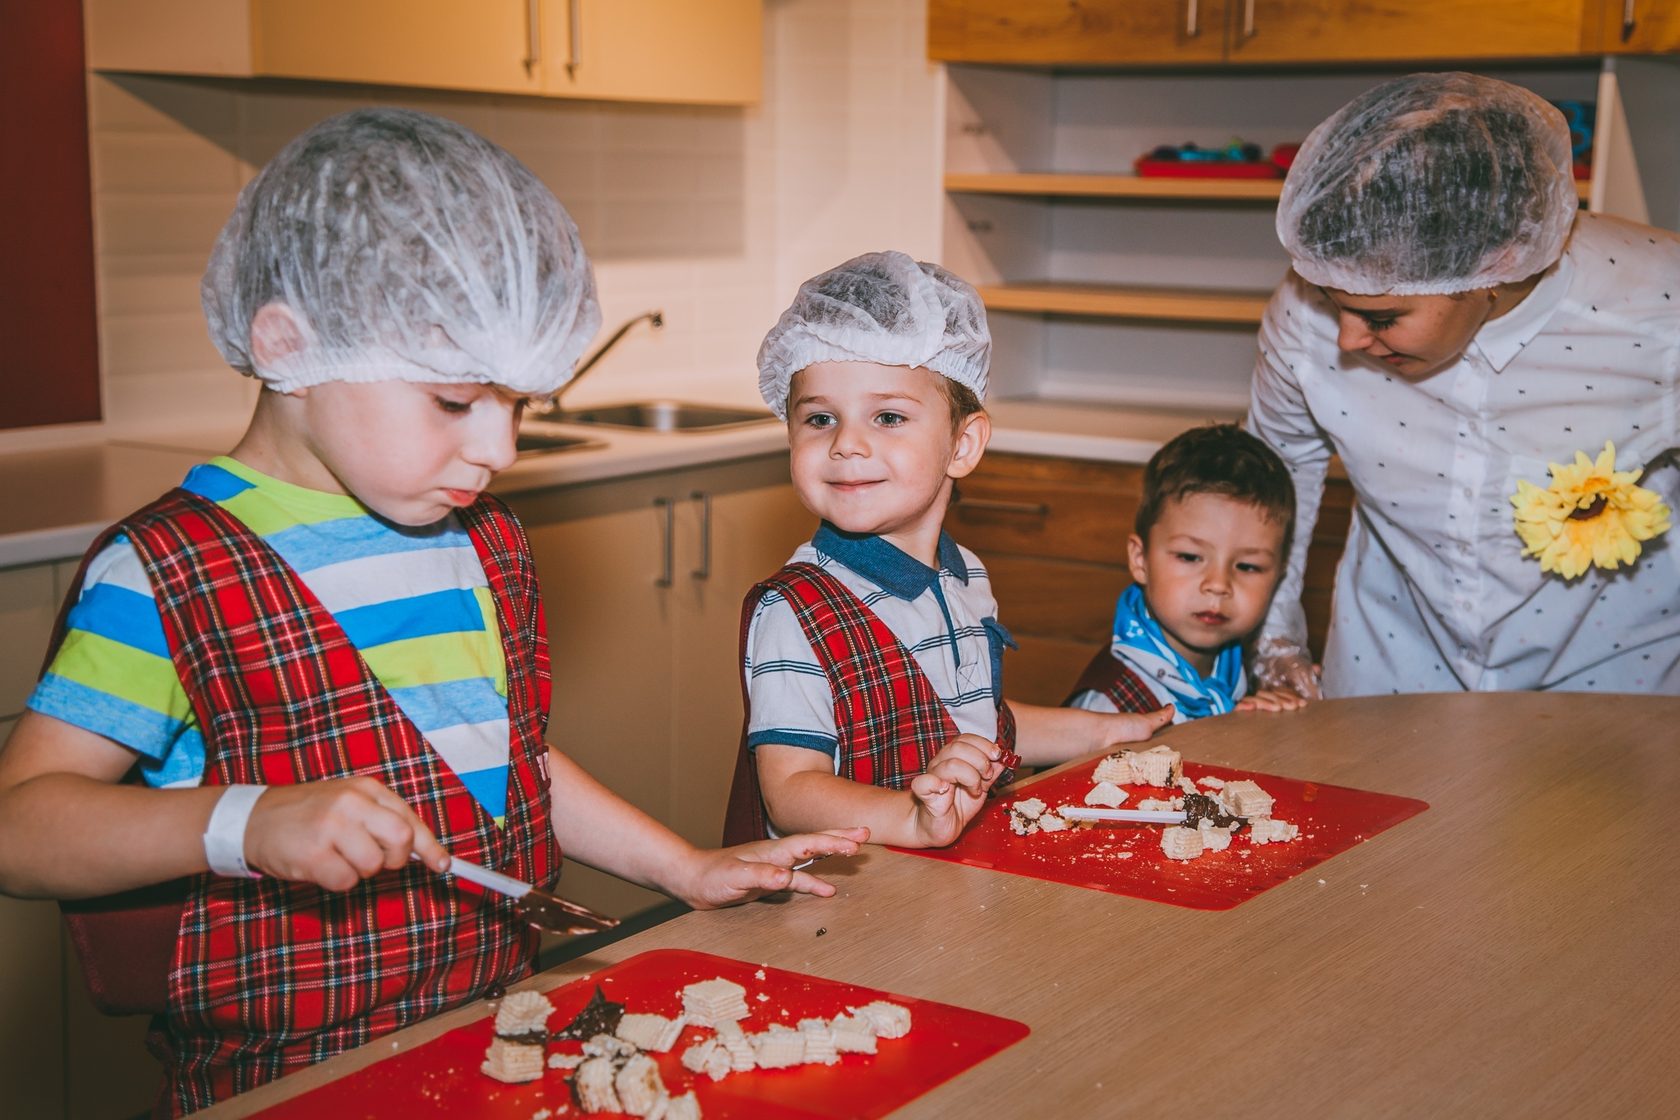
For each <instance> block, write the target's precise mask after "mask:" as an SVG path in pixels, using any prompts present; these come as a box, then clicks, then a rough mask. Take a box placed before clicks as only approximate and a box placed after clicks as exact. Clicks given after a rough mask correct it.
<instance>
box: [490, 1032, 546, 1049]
mask: <svg viewBox="0 0 1680 1120" xmlns="http://www.w3.org/2000/svg"><path fill="white" fill-rule="evenodd" d="M496 1037H497V1038H499V1039H502V1040H503V1041H504V1042H517V1043H519V1044H520V1045H521V1046H541V1045H543V1044H544V1043H546V1042H547V1041H548V1032H547V1031H521V1032H520V1033H519V1034H502V1033H500V1032H497V1034H496Z"/></svg>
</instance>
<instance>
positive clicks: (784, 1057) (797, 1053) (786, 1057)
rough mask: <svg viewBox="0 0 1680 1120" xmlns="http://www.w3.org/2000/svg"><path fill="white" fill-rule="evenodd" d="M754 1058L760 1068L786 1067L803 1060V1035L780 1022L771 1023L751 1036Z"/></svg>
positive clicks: (798, 1063)
mask: <svg viewBox="0 0 1680 1120" xmlns="http://www.w3.org/2000/svg"><path fill="white" fill-rule="evenodd" d="M752 1048H753V1057H754V1060H755V1061H756V1062H757V1063H758V1068H760V1069H786V1068H788V1067H789V1066H797V1065H800V1064H801V1063H803V1062H804V1061H805V1036H804V1034H803V1033H801V1032H800V1031H796V1030H794V1029H793V1028H792V1027H789V1026H786V1025H784V1024H782V1023H771V1024H770V1026H769V1028H768V1029H767V1030H765V1031H764V1032H763V1033H762V1034H755V1035H753V1036H752Z"/></svg>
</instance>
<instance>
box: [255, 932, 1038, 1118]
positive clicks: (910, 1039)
mask: <svg viewBox="0 0 1680 1120" xmlns="http://www.w3.org/2000/svg"><path fill="white" fill-rule="evenodd" d="M760 972H762V973H763V979H759V978H758V975H759V973H760ZM714 976H722V977H724V978H726V979H729V980H733V981H735V982H736V983H737V984H740V985H742V986H743V987H745V988H746V989H747V1007H748V1009H749V1010H748V1015H747V1018H746V1019H745V1020H743V1021H742V1024H741V1026H742V1028H743V1029H744V1030H746V1031H748V1032H749V1033H750V1032H753V1031H761V1030H763V1029H764V1028H765V1027H767V1026H768V1025H769V1024H770V1023H772V1022H782V1023H786V1024H787V1025H788V1026H793V1025H795V1024H796V1023H797V1022H798V1021H799V1020H800V1019H809V1018H812V1017H819V1016H820V1017H822V1018H825V1019H826V1018H832V1017H834V1016H835V1015H838V1014H840V1013H842V1012H843V1011H845V1010H846V1009H847V1008H848V1007H859V1006H861V1005H863V1004H866V1003H869V1002H871V1001H873V1000H877V999H886V1000H891V1001H892V1002H894V1003H898V1004H902V1005H903V1006H905V1007H907V1008H909V1009H910V1016H911V1020H910V1033H908V1034H906V1035H905V1036H904V1037H903V1038H898V1039H882V1040H881V1041H880V1043H879V1052H878V1053H875V1054H843V1055H841V1058H840V1062H839V1064H837V1065H832V1066H821V1065H809V1066H795V1067H793V1068H792V1069H777V1070H753V1071H752V1072H750V1073H732V1074H730V1075H729V1076H728V1077H725V1078H724V1079H723V1080H721V1081H713V1080H711V1079H710V1078H709V1077H706V1076H705V1075H704V1074H693V1073H690V1072H689V1071H688V1070H686V1069H684V1068H683V1067H682V1063H681V1060H680V1059H681V1055H682V1052H683V1051H684V1050H685V1049H687V1048H688V1046H689V1044H690V1043H692V1042H694V1041H696V1040H698V1039H701V1038H706V1037H709V1036H710V1035H711V1033H712V1032H711V1031H709V1030H705V1029H703V1028H700V1027H689V1028H688V1029H687V1030H685V1031H684V1032H683V1034H682V1037H681V1038H680V1039H679V1040H678V1042H677V1044H676V1045H675V1046H673V1047H672V1048H671V1051H670V1052H669V1053H667V1054H655V1055H653V1057H654V1058H655V1059H656V1060H657V1061H658V1062H659V1070H660V1073H661V1075H662V1076H663V1077H664V1079H665V1085H666V1088H667V1089H669V1090H670V1092H671V1093H672V1095H674V1096H675V1095H680V1094H682V1093H686V1092H688V1090H689V1089H691V1088H692V1089H693V1090H694V1091H695V1096H696V1098H697V1099H698V1100H699V1103H700V1113H701V1115H702V1116H704V1117H706V1118H707V1120H714V1118H716V1117H720V1116H749V1117H767V1118H776V1117H800V1118H812V1120H815V1118H819V1117H824V1118H835V1120H839V1118H841V1117H874V1116H885V1115H886V1114H887V1113H889V1112H891V1111H893V1110H894V1109H896V1108H901V1107H903V1105H904V1104H905V1103H906V1102H908V1101H911V1100H913V1099H915V1098H916V1097H919V1096H921V1095H922V1094H923V1093H925V1092H927V1091H928V1090H929V1089H932V1088H933V1087H934V1086H936V1085H940V1084H943V1083H944V1082H946V1081H949V1080H950V1079H951V1078H953V1077H955V1076H956V1075H957V1074H959V1073H961V1072H962V1071H963V1070H965V1069H968V1068H969V1067H970V1066H973V1065H978V1064H979V1063H980V1062H983V1061H985V1060H986V1059H987V1058H989V1057H991V1056H992V1055H993V1054H995V1053H997V1052H998V1051H1000V1050H1004V1049H1007V1048H1008V1047H1010V1046H1013V1045H1014V1044H1015V1043H1017V1042H1019V1041H1020V1040H1021V1039H1023V1038H1025V1037H1026V1036H1027V1034H1028V1029H1027V1026H1026V1024H1024V1023H1017V1022H1015V1021H1014V1020H1013V1019H1000V1018H998V1017H997V1016H995V1015H986V1014H983V1013H981V1012H978V1011H969V1010H967V1009H966V1008H962V1007H953V1006H951V1005H950V1004H948V1003H934V1002H933V1001H931V1000H924V999H912V998H910V997H908V996H901V995H894V994H892V993H890V992H882V991H878V990H876V989H874V988H864V987H859V986H858V985H856V984H845V983H841V982H839V981H836V980H824V979H822V978H821V977H817V976H807V975H805V974H804V973H800V972H784V971H782V970H781V969H779V968H770V967H769V966H767V965H757V964H749V963H747V962H745V961H737V960H730V959H729V958H727V957H714V956H711V955H709V954H706V953H692V952H688V951H687V950H683V949H654V950H650V951H649V952H646V953H639V954H637V955H636V956H634V957H630V958H629V959H627V960H623V961H620V962H619V963H617V964H615V965H611V966H609V967H607V968H604V969H602V970H601V971H599V972H595V973H591V974H590V975H588V976H584V977H581V978H580V979H577V980H574V981H572V982H571V983H570V984H566V985H564V986H563V987H559V988H555V989H554V990H552V991H550V992H549V993H548V998H549V1001H550V1002H551V1003H553V1004H554V1014H553V1016H552V1017H551V1018H550V1019H549V1021H548V1025H549V1029H550V1030H551V1031H557V1030H559V1029H561V1028H562V1027H564V1026H565V1025H566V1024H567V1023H568V1022H570V1021H571V1020H572V1018H573V1017H574V1016H576V1015H577V1013H578V1012H579V1011H581V1010H582V1009H583V1005H584V1004H585V1003H587V1002H588V1001H589V997H590V996H592V995H593V994H594V993H595V986H596V985H597V984H599V985H600V986H601V990H602V991H603V992H604V993H605V994H606V997H607V999H609V1000H610V1001H612V1002H613V1003H622V1004H623V1005H624V1006H625V1009H626V1010H627V1011H635V1012H644V1013H645V1012H654V1013H657V1014H660V1015H666V1016H675V1015H677V1014H678V1013H679V1012H681V1011H682V995H681V989H682V988H683V986H684V985H687V984H692V983H694V982H695V981H697V980H710V979H711V978H712V977H714ZM760 994H763V995H764V996H766V997H768V998H766V999H763V1000H760V999H758V998H757V997H758V996H759V995H760ZM493 1026H494V1015H492V1014H491V1013H490V1007H489V1005H485V1016H484V1018H482V1019H480V1020H478V1021H477V1022H474V1023H469V1024H468V1025H466V1026H464V1027H457V1028H456V1029H455V1030H452V1031H450V1032H449V1033H448V1034H444V1035H441V1036H439V1037H438V1038H435V1039H433V1040H432V1041H431V1042H428V1043H425V1044H424V1045H422V1046H417V1047H415V1048H414V1049H413V1050H409V1051H406V1052H404V1053H401V1054H396V1055H393V1056H392V1057H390V1058H387V1059H385V1060H384V1061H381V1062H375V1063H374V1064H373V1065H371V1066H367V1067H366V1068H364V1069H361V1070H358V1071H357V1072H355V1073H352V1074H349V1075H347V1076H345V1077H342V1078H340V1079H338V1080H337V1081H334V1082H331V1083H330V1084H327V1085H323V1086H321V1087H320V1088H319V1089H314V1090H311V1091H310V1092H308V1093H304V1094H302V1095H301V1096H298V1097H294V1098H292V1099H291V1100H289V1101H285V1102H284V1103H281V1104H278V1105H275V1106H274V1107H273V1108H270V1109H266V1110H264V1111H263V1112H261V1113H258V1115H260V1116H263V1117H266V1118H269V1120H322V1118H323V1117H331V1118H332V1120H345V1118H349V1117H370V1118H372V1117H380V1118H387V1117H393V1116H400V1117H402V1118H403V1120H420V1118H424V1117H450V1118H453V1120H468V1118H481V1117H482V1118H485V1120H531V1116H532V1114H533V1113H535V1112H537V1111H539V1110H540V1109H544V1108H546V1109H549V1110H550V1111H551V1113H552V1114H553V1116H554V1117H556V1118H557V1120H558V1118H559V1117H563V1116H580V1115H588V1114H585V1113H582V1112H581V1111H580V1110H579V1109H578V1107H577V1105H576V1104H575V1103H574V1102H573V1101H572V1095H571V1087H570V1085H569V1084H568V1083H567V1081H566V1080H565V1079H566V1077H567V1076H569V1073H570V1071H568V1070H558V1069H550V1070H548V1071H547V1073H546V1075H545V1076H544V1078H543V1079H542V1080H541V1081H533V1082H530V1083H528V1084H524V1085H504V1084H503V1083H502V1082H500V1081H496V1080H493V1079H491V1078H489V1077H486V1076H485V1075H484V1074H483V1073H481V1072H479V1064H480V1063H481V1062H482V1061H483V1060H484V1051H485V1049H486V1048H487V1047H488V1046H489V1045H490V1039H491V1033H492V1027H493ZM372 1045H375V1046H377V1045H379V1043H377V1042H375V1043H373V1044H372ZM581 1048H582V1047H581V1043H578V1042H553V1043H550V1044H549V1047H548V1052H549V1053H550V1054H554V1053H560V1052H566V1053H572V1054H576V1053H579V1052H581ZM596 1115H602V1116H615V1115H618V1114H617V1113H599V1114H596Z"/></svg>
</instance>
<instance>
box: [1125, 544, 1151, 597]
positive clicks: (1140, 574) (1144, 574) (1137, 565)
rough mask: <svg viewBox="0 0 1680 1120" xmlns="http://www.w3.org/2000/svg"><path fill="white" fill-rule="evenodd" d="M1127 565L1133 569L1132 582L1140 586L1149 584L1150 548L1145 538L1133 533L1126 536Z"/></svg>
mask: <svg viewBox="0 0 1680 1120" xmlns="http://www.w3.org/2000/svg"><path fill="white" fill-rule="evenodd" d="M1126 566H1127V567H1129V568H1130V569H1131V570H1132V582H1133V583H1135V584H1137V585H1138V586H1139V587H1148V586H1149V559H1148V549H1146V548H1145V547H1144V543H1143V538H1142V537H1140V536H1138V535H1137V534H1136V533H1133V534H1132V535H1131V536H1129V537H1127V538H1126Z"/></svg>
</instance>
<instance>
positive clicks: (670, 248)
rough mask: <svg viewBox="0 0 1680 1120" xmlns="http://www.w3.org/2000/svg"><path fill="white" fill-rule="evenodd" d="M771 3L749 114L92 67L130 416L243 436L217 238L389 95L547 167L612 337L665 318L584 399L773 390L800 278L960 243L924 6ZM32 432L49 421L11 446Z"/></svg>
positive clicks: (105, 330) (104, 223) (248, 392)
mask: <svg viewBox="0 0 1680 1120" xmlns="http://www.w3.org/2000/svg"><path fill="white" fill-rule="evenodd" d="M765 17H766V18H765V96H764V101H763V103H762V104H761V105H759V106H756V107H753V108H749V109H711V108H685V107H675V106H648V105H628V104H609V103H589V102H571V101H556V100H544V99H538V98H513V97H498V96H487V95H471V94H455V93H448V94H444V93H430V92H422V91H411V90H397V89H374V88H370V87H355V88H352V87H340V86H322V85H313V84H299V83H249V82H246V83H241V82H223V81H209V80H194V79H176V78H159V77H145V76H136V75H120V76H112V75H101V74H96V75H91V76H90V78H89V101H90V110H89V113H90V124H91V142H92V150H93V174H94V209H95V213H94V219H95V235H96V244H97V253H98V286H99V299H100V336H101V337H100V349H101V363H102V368H103V371H104V399H105V412H106V417H107V420H106V425H105V428H106V430H107V431H108V432H110V433H111V434H127V433H129V432H131V431H134V430H148V429H150V430H167V429H171V428H177V429H178V428H179V427H180V426H182V425H195V426H199V425H202V426H205V427H207V428H210V427H213V428H216V429H218V430H220V429H236V428H237V425H238V424H239V423H240V422H241V421H242V420H243V418H244V416H245V415H246V414H248V412H249V408H250V405H251V402H252V401H253V399H254V396H255V390H254V387H253V385H252V384H251V383H250V382H249V381H247V380H246V379H243V378H240V377H239V376H237V375H236V374H233V373H231V372H230V371H228V369H227V368H226V366H225V365H223V364H222V362H221V359H220V358H219V356H218V355H217V354H216V351H215V350H214V348H213V347H212V346H211V345H210V342H209V340H208V338H207V336H206V334H205V329H204V325H203V319H202V317H201V315H200V313H199V309H198V278H199V275H200V273H201V271H202V269H203V266H204V261H205V258H206V256H207V254H208V252H209V249H210V245H211V243H212V241H213V240H214V238H215V236H216V233H217V231H218V229H219V228H220V226H221V223H222V222H223V221H224V220H225V218H226V217H227V214H228V212H229V211H230V210H231V208H232V206H233V203H234V199H235V196H236V195H237V193H238V190H239V188H240V186H241V185H243V183H244V182H246V181H247V180H248V179H249V178H250V176H251V175H252V174H253V172H254V170H255V168H257V167H259V166H261V164H262V163H263V161H265V160H266V159H267V158H269V157H270V156H271V155H273V153H274V152H275V151H276V150H277V149H278V148H279V146H280V145H281V144H283V143H284V142H285V141H286V140H287V139H289V138H290V137H291V136H293V135H295V134H296V133H297V132H299V131H301V130H302V129H304V128H306V127H308V126H309V125H310V124H312V123H314V122H315V121H317V120H319V119H321V118H322V117H324V116H327V115H328V114H331V113H334V112H337V111H340V110H342V109H347V108H351V107H353V106H356V105H362V104H370V103H397V104H404V105H411V106H414V107H416V108H421V109H426V110H429V111H431V112H436V113H440V114H442V115H445V116H448V117H451V118H453V119H455V120H459V121H461V122H462V123H464V124H466V125H468V126H470V127H472V128H475V129H477V130H479V131H481V132H483V133H484V134H485V135H487V136H489V137H490V138H491V139H493V140H495V141H497V142H498V143H500V144H502V145H504V146H505V147H507V148H508V149H509V150H511V151H513V152H514V153H515V154H516V155H518V156H519V157H520V158H521V159H523V160H524V161H526V162H527V163H528V164H529V165H530V166H531V168H532V169H533V170H534V171H536V173H537V174H538V175H539V176H541V177H542V178H543V180H544V181H545V182H546V183H547V184H548V185H549V186H550V187H551V188H553V190H554V191H555V193H556V194H557V195H558V196H559V198H560V199H561V201H562V202H563V203H564V204H565V205H566V207H567V208H568V209H569V210H570V211H571V213H572V215H573V217H574V218H575V219H576V220H577V222H578V225H579V228H580V229H581V230H582V232H583V238H584V244H585V245H586V246H587V247H588V249H589V252H590V255H591V257H592V258H593V260H594V262H595V265H596V271H597V278H598V281H599V285H600V290H601V297H602V305H603V306H602V311H603V315H604V318H605V322H606V327H607V329H609V330H610V329H611V328H612V327H613V326H615V325H616V324H617V323H618V322H620V321H621V320H623V319H626V318H629V317H630V316H632V315H635V314H637V313H639V312H642V311H645V310H648V309H651V308H655V307H657V308H660V309H662V310H663V311H664V312H665V315H666V324H667V325H666V328H665V330H664V331H663V332H661V333H660V334H658V335H653V334H651V333H650V332H648V331H647V329H646V328H645V327H643V328H638V331H637V333H636V334H635V335H633V336H631V337H628V338H626V339H625V341H624V342H623V343H622V344H621V345H620V346H619V347H618V348H617V349H616V350H615V352H614V354H613V357H612V358H611V359H610V360H609V361H606V362H604V363H603V364H602V365H601V366H600V367H598V368H597V369H596V370H595V371H594V372H592V373H591V375H590V377H589V379H588V380H586V381H584V382H581V383H579V386H578V389H577V391H576V394H575V396H574V397H573V398H572V401H573V403H586V402H588V401H591V400H593V401H597V402H599V401H601V400H603V399H606V398H609V397H621V396H623V395H626V394H640V393H650V392H681V393H685V394H687V395H690V396H694V397H699V398H700V399H713V400H740V401H742V402H746V403H750V402H753V401H756V389H755V387H754V386H755V378H754V374H753V356H754V354H755V352H756V350H757V347H758V343H759V340H760V339H761V338H762V337H763V335H764V332H765V330H766V329H768V327H769V325H770V324H771V323H772V322H773V321H774V319H775V316H776V315H777V313H778V312H779V311H780V309H781V307H782V306H783V305H784V304H785V302H786V300H787V298H788V297H789V296H791V294H792V291H793V288H794V287H795V286H796V285H797V284H798V282H799V281H800V280H802V279H804V278H805V277H806V276H808V275H810V274H811V273H813V272H816V271H818V270H820V269H822V268H826V267H828V266H830V265H833V264H836V263H838V262H839V261H841V260H843V259H845V258H846V257H848V256H851V255H854V254H855V253H858V252H862V251H864V250H866V249H873V248H885V247H894V248H902V249H904V250H906V251H908V252H911V253H914V254H916V255H918V256H920V257H922V258H924V259H926V258H928V257H932V256H934V255H935V254H936V252H937V244H938V237H939V205H940V201H939V200H940V195H939V184H938V175H939V160H940V155H939V149H940V144H939V136H940V132H941V129H942V126H943V121H942V108H941V103H940V98H941V90H940V83H939V81H938V78H937V71H936V69H935V68H934V67H933V66H931V65H930V64H929V63H928V62H927V61H926V50H925V42H926V26H925V20H926V14H925V7H924V5H922V4H920V3H915V2H909V0H766V4H765ZM604 333H605V332H603V334H604ZM24 438H33V439H39V438H40V433H35V434H34V435H33V436H21V437H6V436H0V450H3V449H5V447H6V446H7V445H8V444H7V440H8V439H10V440H18V439H24Z"/></svg>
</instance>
